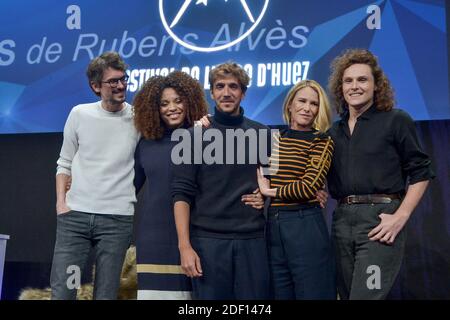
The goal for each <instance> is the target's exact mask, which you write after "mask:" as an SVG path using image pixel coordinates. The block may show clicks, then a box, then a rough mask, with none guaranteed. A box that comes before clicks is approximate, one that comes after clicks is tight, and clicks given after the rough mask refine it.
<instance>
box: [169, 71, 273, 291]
mask: <svg viewBox="0 0 450 320" xmlns="http://www.w3.org/2000/svg"><path fill="white" fill-rule="evenodd" d="M249 80H250V79H249V76H248V75H247V73H246V72H245V70H243V69H242V68H241V67H239V66H238V65H237V64H235V63H224V64H221V65H219V66H217V67H216V68H215V69H213V70H212V71H211V73H210V77H209V81H210V86H211V97H212V99H213V100H214V101H215V103H216V108H215V115H214V117H213V118H212V119H211V126H210V127H209V128H208V129H201V130H203V137H206V135H207V134H209V135H213V136H215V137H217V135H218V134H221V136H222V138H223V139H222V142H223V143H222V144H221V148H222V150H217V149H216V151H219V154H221V157H220V158H221V160H223V161H220V160H219V161H218V162H215V163H212V164H207V163H210V162H209V161H205V159H203V160H202V163H201V164H198V163H192V164H186V163H185V164H181V165H177V166H174V173H173V174H174V176H173V177H174V178H173V182H172V197H173V201H174V213H175V222H176V227H177V233H178V245H179V249H180V256H181V265H182V268H183V271H184V272H185V274H186V275H187V276H189V277H191V278H192V279H193V298H194V299H207V300H212V299H214V300H218V299H221V300H225V299H226V300H229V299H268V298H270V297H269V269H268V261H267V252H266V243H265V239H264V225H265V220H264V216H263V212H262V210H258V209H255V208H253V207H252V206H248V205H245V204H244V202H242V201H241V200H242V195H244V194H250V193H252V192H253V191H254V190H256V189H257V188H258V183H257V177H256V171H257V167H258V165H259V160H258V161H253V160H254V157H252V155H254V152H255V150H253V154H252V150H251V149H252V148H254V147H255V145H253V144H251V143H250V142H248V140H251V139H247V141H246V142H245V143H238V145H237V146H236V144H234V146H233V148H232V149H230V148H229V146H230V142H231V141H230V140H229V139H228V140H227V137H230V133H231V134H234V136H235V137H237V139H236V140H238V141H239V140H241V142H242V141H244V139H240V138H243V136H247V137H249V136H252V134H251V133H255V135H253V137H255V136H256V137H257V139H259V138H260V137H264V138H263V139H266V140H265V142H266V143H267V141H268V139H267V137H268V134H269V130H268V128H267V127H265V126H264V125H262V124H260V123H258V122H255V121H252V120H250V119H248V118H246V117H244V110H243V109H242V107H240V102H241V100H242V99H243V98H244V96H245V92H246V90H247V85H248V83H249ZM194 130H199V129H198V128H197V129H193V130H191V131H190V132H191V134H193V133H194ZM196 133H197V132H196ZM249 133H250V134H249ZM261 133H263V134H261ZM233 139H234V138H233ZM210 140H211V139H203V141H202V147H203V148H202V150H206V149H205V146H208V144H212V143H211V142H209V141H210ZM214 140H215V139H214ZM219 140H220V139H219ZM213 142H216V141H213ZM258 142H259V141H256V143H257V146H260V144H259V143H258ZM253 143H255V141H253ZM227 145H228V148H226V146H227ZM267 149H270V145H269V146H267ZM256 153H258V151H256ZM243 154H244V156H243V158H242V155H243ZM215 155H216V156H217V152H216V153H215ZM239 159H240V160H241V161H240V160H239ZM242 159H245V161H244V163H242ZM230 160H232V161H230ZM205 162H206V163H205Z"/></svg>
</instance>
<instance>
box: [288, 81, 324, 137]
mask: <svg viewBox="0 0 450 320" xmlns="http://www.w3.org/2000/svg"><path fill="white" fill-rule="evenodd" d="M306 87H310V88H311V89H313V90H314V91H315V92H317V95H318V96H319V113H318V114H317V116H316V118H315V119H314V122H313V125H312V127H313V128H314V129H316V130H318V131H320V132H325V131H327V130H328V129H329V128H330V126H331V109H330V102H329V101H328V97H327V94H326V93H325V90H323V88H322V86H321V85H320V84H319V83H317V82H316V81H314V80H302V81H300V82H299V83H297V84H296V85H295V86H293V87H292V88H291V90H289V92H288V94H287V96H286V98H285V99H284V103H283V119H284V122H285V123H286V124H287V125H288V126H290V125H291V113H290V111H289V106H290V105H291V104H292V102H293V101H294V97H295V95H296V94H297V92H299V91H300V90H301V89H303V88H306Z"/></svg>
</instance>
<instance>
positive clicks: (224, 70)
mask: <svg viewBox="0 0 450 320" xmlns="http://www.w3.org/2000/svg"><path fill="white" fill-rule="evenodd" d="M230 75H231V76H234V77H236V79H238V81H239V84H240V85H241V90H242V92H243V93H245V92H246V91H247V87H248V84H249V83H250V77H249V75H248V74H247V71H245V70H244V69H243V68H241V67H240V66H239V65H238V64H237V63H236V62H233V61H228V62H225V63H222V64H219V65H217V66H216V67H215V68H214V69H212V70H211V71H210V73H209V87H210V90H211V91H212V90H213V86H214V82H216V81H217V79H220V78H223V77H228V76H230Z"/></svg>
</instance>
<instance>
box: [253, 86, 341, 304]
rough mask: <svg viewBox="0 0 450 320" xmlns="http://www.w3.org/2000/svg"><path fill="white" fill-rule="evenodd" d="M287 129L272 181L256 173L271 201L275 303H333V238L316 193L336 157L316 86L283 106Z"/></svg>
mask: <svg viewBox="0 0 450 320" xmlns="http://www.w3.org/2000/svg"><path fill="white" fill-rule="evenodd" d="M283 117H284V120H285V122H286V123H287V124H288V126H289V127H288V129H286V130H282V131H280V133H279V134H277V135H276V136H275V147H274V150H273V152H272V157H271V167H272V168H277V170H275V169H272V170H271V172H270V180H269V179H267V178H266V177H265V176H263V175H262V171H259V172H258V183H259V187H260V190H261V192H262V194H263V195H265V196H267V197H270V198H271V204H270V207H269V210H268V226H267V241H268V248H269V259H270V268H271V276H272V283H273V289H274V295H275V298H276V299H335V297H336V288H335V271H334V259H333V256H332V247H331V243H330V237H329V234H328V230H327V227H326V224H325V220H324V217H323V214H322V209H321V207H320V204H319V201H318V200H317V199H316V193H317V192H318V191H319V190H321V189H323V188H324V185H325V180H326V175H327V172H328V170H329V168H330V164H331V159H332V156H333V141H332V140H331V138H330V136H329V135H328V134H326V131H327V130H328V129H329V127H330V123H331V111H330V107H329V103H328V98H327V96H326V94H325V92H324V90H323V88H322V87H321V86H320V85H319V84H318V83H317V82H315V81H313V80H305V81H301V82H299V83H298V84H296V85H295V86H294V87H293V88H292V89H291V90H290V91H289V93H288V95H287V97H286V99H285V101H284V105H283Z"/></svg>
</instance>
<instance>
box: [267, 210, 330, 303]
mask: <svg viewBox="0 0 450 320" xmlns="http://www.w3.org/2000/svg"><path fill="white" fill-rule="evenodd" d="M267 238H268V248H269V261H270V271H271V277H272V284H273V290H274V294H275V299H283V300H293V299H336V282H335V270H334V265H335V262H334V259H333V250H332V246H331V240H330V235H329V233H328V230H327V227H326V224H325V220H324V217H323V215H322V210H321V209H320V208H307V209H300V210H279V209H274V208H270V210H269V220H268V228H267Z"/></svg>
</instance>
